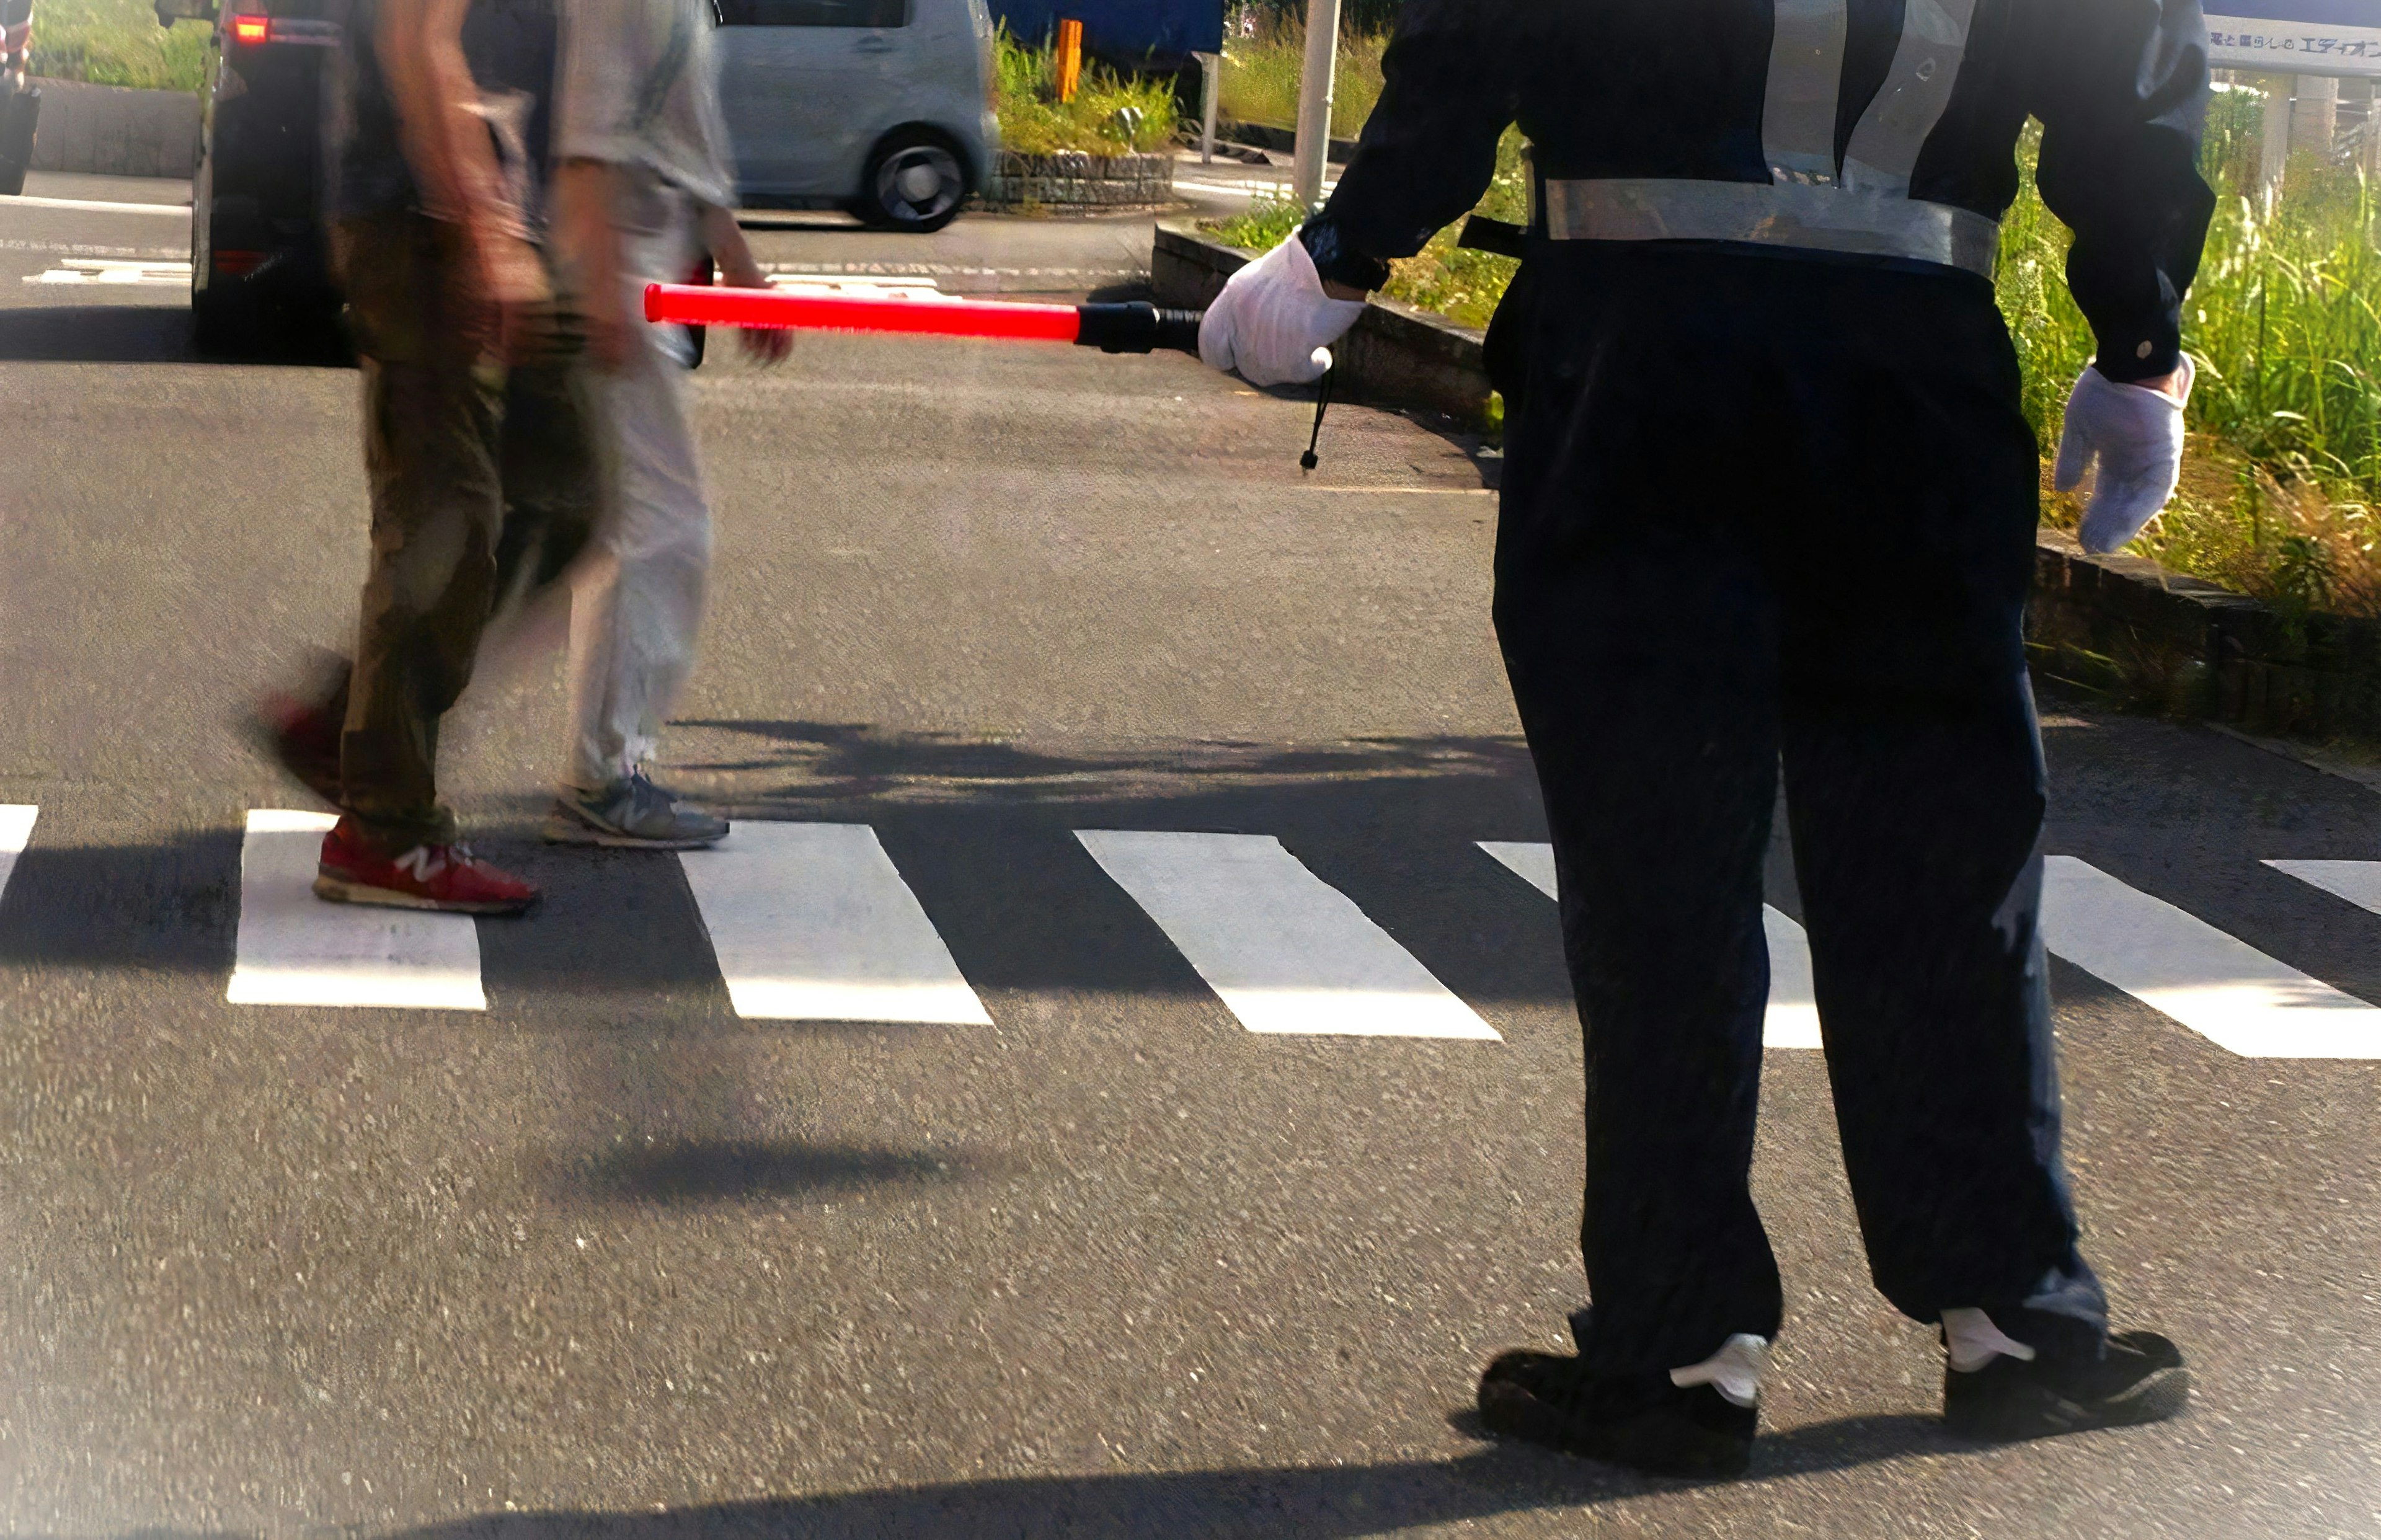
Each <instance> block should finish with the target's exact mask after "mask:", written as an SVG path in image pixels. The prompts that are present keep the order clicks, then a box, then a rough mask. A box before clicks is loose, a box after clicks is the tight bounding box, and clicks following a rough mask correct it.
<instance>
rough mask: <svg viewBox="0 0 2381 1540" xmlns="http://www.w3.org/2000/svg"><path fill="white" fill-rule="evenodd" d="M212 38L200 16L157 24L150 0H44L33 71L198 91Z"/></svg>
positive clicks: (36, 16) (37, 16)
mask: <svg viewBox="0 0 2381 1540" xmlns="http://www.w3.org/2000/svg"><path fill="white" fill-rule="evenodd" d="M207 40H208V31H207V29H206V27H205V26H204V25H202V24H201V23H199V22H196V21H185V22H181V23H179V24H178V25H177V26H176V27H174V28H173V29H172V30H171V31H168V30H167V29H165V28H164V27H160V26H158V25H157V13H156V12H155V11H153V10H152V9H150V7H149V4H148V0H40V3H39V4H38V5H37V6H35V7H34V9H33V49H32V58H31V67H32V72H33V73H34V74H36V75H44V76H48V77H49V78H50V79H58V80H89V81H91V82H92V83H93V84H94V85H103V86H140V87H144V88H146V89H148V90H152V91H197V90H198V89H200V87H201V85H202V84H203V83H204V82H205V79H206V67H207Z"/></svg>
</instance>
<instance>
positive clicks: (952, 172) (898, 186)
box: [853, 128, 975, 235]
mask: <svg viewBox="0 0 2381 1540" xmlns="http://www.w3.org/2000/svg"><path fill="white" fill-rule="evenodd" d="M974 190H975V183H974V178H973V177H972V176H971V175H970V173H969V171H968V163H967V157H966V156H965V155H964V154H961V153H959V146H958V145H956V144H953V143H952V142H951V141H949V140H947V139H946V138H944V137H943V136H942V135H941V134H938V133H935V132H934V131H933V130H932V129H929V128H904V129H902V130H900V131H899V132H897V133H894V134H891V135H888V136H887V137H886V138H885V142H884V143H882V144H880V145H878V146H877V147H876V151H875V153H873V154H872V155H870V156H869V157H868V169H867V170H866V171H865V172H863V173H861V182H860V198H859V201H858V202H857V204H856V205H855V207H854V210H853V212H854V213H856V214H859V215H860V217H861V219H863V220H866V221H867V222H868V223H869V224H871V225H873V226H876V227H877V228H879V229H885V230H907V231H910V232H912V233H914V234H918V235H926V234H929V233H931V232H933V231H935V230H939V229H941V228H942V227H943V226H946V225H947V224H949V223H950V222H951V221H952V220H953V219H954V218H956V217H958V215H959V206H960V205H961V204H963V203H965V202H967V200H968V194H969V193H971V192H972V191H974Z"/></svg>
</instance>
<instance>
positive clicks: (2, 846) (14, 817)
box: [0, 802, 42, 895]
mask: <svg viewBox="0 0 2381 1540" xmlns="http://www.w3.org/2000/svg"><path fill="white" fill-rule="evenodd" d="M41 815H42V810H41V809H40V808H37V807H34V806H32V805H31V804H30V803H26V802H0V895H5V894H6V892H7V891H8V879H9V878H11V877H13V876H15V875H16V874H17V858H18V856H20V855H23V854H24V853H25V843H26V841H28V840H30V839H31V838H32V837H33V821H34V820H35V819H37V818H39V817H40V816H41Z"/></svg>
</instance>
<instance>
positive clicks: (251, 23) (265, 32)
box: [231, 16, 273, 43]
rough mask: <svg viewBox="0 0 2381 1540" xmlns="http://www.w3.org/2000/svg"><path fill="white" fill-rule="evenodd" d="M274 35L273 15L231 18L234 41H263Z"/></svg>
mask: <svg viewBox="0 0 2381 1540" xmlns="http://www.w3.org/2000/svg"><path fill="white" fill-rule="evenodd" d="M272 35H273V18H271V17H267V16H235V17H233V18H231V39H232V41H233V42H234V43H263V42H264V41H265V40H266V39H267V38H270V37H271V36H272Z"/></svg>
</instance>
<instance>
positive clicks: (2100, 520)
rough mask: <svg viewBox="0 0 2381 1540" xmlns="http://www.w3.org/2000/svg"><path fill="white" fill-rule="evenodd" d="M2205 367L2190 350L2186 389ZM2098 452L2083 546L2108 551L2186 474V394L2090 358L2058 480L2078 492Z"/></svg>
mask: <svg viewBox="0 0 2381 1540" xmlns="http://www.w3.org/2000/svg"><path fill="white" fill-rule="evenodd" d="M2197 377H2198V371H2197V369H2196V367H2195V366H2194V365H2193V364H2192V361H2191V355H2190V354H2188V353H2186V354H2184V355H2183V356H2182V396H2183V400H2185V401H2187V400H2189V399H2190V398H2191V384H2192V380H2194V379H2196V378H2197ZM2094 460H2097V461H2099V462H2100V474H2099V476H2098V478H2097V479H2096V480H2094V483H2092V500H2091V502H2090V503H2089V504H2088V505H2087V506H2086V507H2084V509H2083V529H2082V536H2083V549H2085V550H2087V551H2089V552H2091V553H2092V554H2093V555H2094V556H2106V555H2107V554H2108V553H2109V552H2111V551H2113V550H2116V549H2117V548H2118V546H2120V545H2123V544H2126V543H2127V542H2128V541H2130V540H2131V539H2132V538H2133V536H2135V535H2137V534H2139V533H2141V532H2142V527H2143V525H2145V524H2147V523H2148V522H2149V521H2150V520H2151V519H2155V518H2156V517H2157V515H2158V511H2159V510H2160V509H2161V508H2163V507H2166V505H2167V499H2168V498H2170V497H2172V496H2173V495H2174V489H2175V485H2176V483H2178V482H2180V480H2181V477H2182V401H2178V400H2176V399H2175V398H2174V397H2171V396H2168V395H2167V393H2166V392H2165V391H2163V390H2152V389H2150V388H2149V387H2148V386H2146V385H2118V383H2117V382H2116V381H2114V380H2112V379H2110V378H2108V376H2106V374H2103V373H2100V371H2099V370H2097V369H2095V368H2094V367H2093V366H2092V365H2090V364H2088V363H2087V364H2085V365H2084V366H2083V373H2082V374H2081V375H2079V376H2078V377H2077V378H2076V381H2075V389H2074V390H2073V391H2072V392H2071V393H2070V395H2069V396H2068V397H2067V426H2066V428H2065V430H2064V431H2063V432H2062V433H2061V434H2059V438H2058V466H2057V470H2056V471H2053V472H2052V474H2051V484H2053V485H2054V486H2056V487H2057V488H2058V490H2059V491H2061V492H2072V491H2074V490H2075V488H2076V487H2077V486H2078V485H2080V484H2081V483H2082V480H2083V472H2084V471H2085V470H2087V469H2088V468H2089V467H2090V466H2091V464H2092V462H2093V461H2094Z"/></svg>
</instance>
